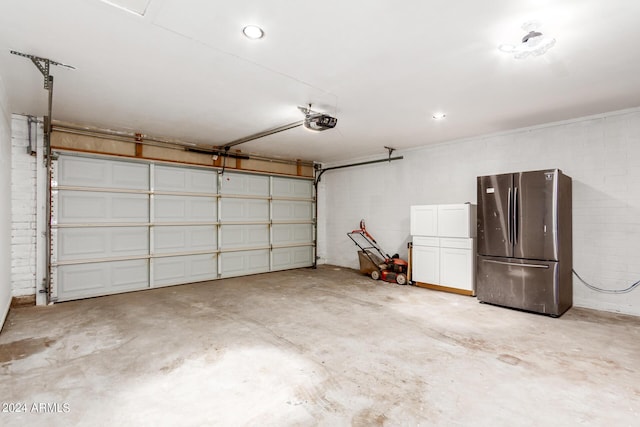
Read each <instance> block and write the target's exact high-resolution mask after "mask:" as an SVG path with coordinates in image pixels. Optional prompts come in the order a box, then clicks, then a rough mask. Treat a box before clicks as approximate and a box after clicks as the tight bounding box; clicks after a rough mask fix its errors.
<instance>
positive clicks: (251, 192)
mask: <svg viewBox="0 0 640 427" xmlns="http://www.w3.org/2000/svg"><path fill="white" fill-rule="evenodd" d="M220 193H221V194H235V195H245V196H264V197H267V196H269V177H268V176H263V175H248V174H242V173H225V174H224V176H223V178H222V186H221V188H220Z"/></svg>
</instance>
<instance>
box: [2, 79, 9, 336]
mask: <svg viewBox="0 0 640 427" xmlns="http://www.w3.org/2000/svg"><path fill="white" fill-rule="evenodd" d="M8 109H9V101H8V99H7V96H6V92H5V87H4V82H3V80H2V76H0V329H1V328H2V325H3V324H4V320H5V318H6V316H7V313H8V312H9V305H10V304H11V115H10V113H9V111H8Z"/></svg>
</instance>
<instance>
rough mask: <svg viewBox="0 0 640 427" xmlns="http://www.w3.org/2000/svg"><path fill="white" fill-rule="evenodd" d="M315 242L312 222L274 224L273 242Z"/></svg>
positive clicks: (277, 243) (276, 243) (278, 243)
mask: <svg viewBox="0 0 640 427" xmlns="http://www.w3.org/2000/svg"><path fill="white" fill-rule="evenodd" d="M311 242H313V225H312V224H274V225H273V244H274V245H287V244H296V243H311Z"/></svg>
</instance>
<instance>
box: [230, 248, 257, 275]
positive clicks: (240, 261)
mask: <svg viewBox="0 0 640 427" xmlns="http://www.w3.org/2000/svg"><path fill="white" fill-rule="evenodd" d="M220 257H221V265H222V271H221V273H222V277H231V276H243V275H245V274H254V273H264V272H267V271H269V250H268V249H261V250H256V251H243V252H226V253H223V254H220Z"/></svg>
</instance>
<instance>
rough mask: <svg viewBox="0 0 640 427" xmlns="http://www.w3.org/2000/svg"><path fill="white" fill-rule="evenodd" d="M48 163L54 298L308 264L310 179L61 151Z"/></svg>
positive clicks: (310, 257) (310, 251)
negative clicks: (52, 183)
mask: <svg viewBox="0 0 640 427" xmlns="http://www.w3.org/2000/svg"><path fill="white" fill-rule="evenodd" d="M57 162H58V163H57V164H56V169H55V170H56V179H57V180H58V188H57V189H56V191H55V193H54V203H55V205H54V209H53V213H54V229H53V230H52V236H54V239H55V244H54V247H53V254H52V259H53V262H54V274H55V276H54V278H55V280H54V281H53V283H54V285H55V286H56V288H55V289H57V292H56V293H57V295H58V298H59V300H60V301H67V300H72V299H79V298H85V297H91V296H97V295H107V294H112V293H118V292H125V291H130V290H139V289H146V288H150V287H155V286H168V285H176V284H182V283H190V282H198V281H205V280H213V279H217V278H219V277H232V276H243V275H247V274H254V273H263V272H267V271H269V270H270V269H273V270H283V269H287V268H297V267H305V266H309V265H312V264H313V254H314V252H313V247H312V245H311V244H312V242H313V230H314V228H313V227H314V226H313V224H311V223H310V222H311V221H312V219H313V215H314V202H313V201H312V200H310V199H312V198H313V182H312V181H311V180H305V179H297V178H287V177H276V176H268V175H259V174H250V173H241V172H226V173H225V174H224V176H223V177H222V180H221V181H219V175H218V171H216V170H211V169H206V168H198V167H188V166H181V165H176V164H173V165H168V164H153V163H142V162H140V163H138V162H135V161H121V160H114V159H113V158H109V159H101V158H87V157H82V156H80V155H77V156H76V155H65V154H64V153H61V154H60V155H59V157H58V160H57ZM150 178H153V182H150ZM65 186H66V188H65ZM69 187H87V190H91V191H79V190H78V189H75V188H69ZM93 188H96V189H100V190H92V189H93ZM80 190H81V189H80ZM270 196H273V198H272V197H270ZM218 210H219V212H218ZM271 221H273V222H275V223H272V222H271ZM210 223H213V224H210ZM202 224H207V225H202ZM218 240H219V241H218ZM151 244H153V246H150V245H151ZM272 245H275V247H276V248H275V249H270V248H271V247H272ZM291 245H293V247H289V246H291ZM296 245H300V246H296ZM307 245H309V246H307ZM256 248H264V249H256ZM219 250H221V251H222V252H221V253H218V251H219ZM140 257H142V259H130V258H140ZM128 258H129V259H128ZM108 259H123V260H122V261H105V260H108ZM97 260H101V261H99V262H95V261H97ZM59 264H61V265H59ZM218 269H219V270H220V271H218ZM151 280H153V283H151Z"/></svg>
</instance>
